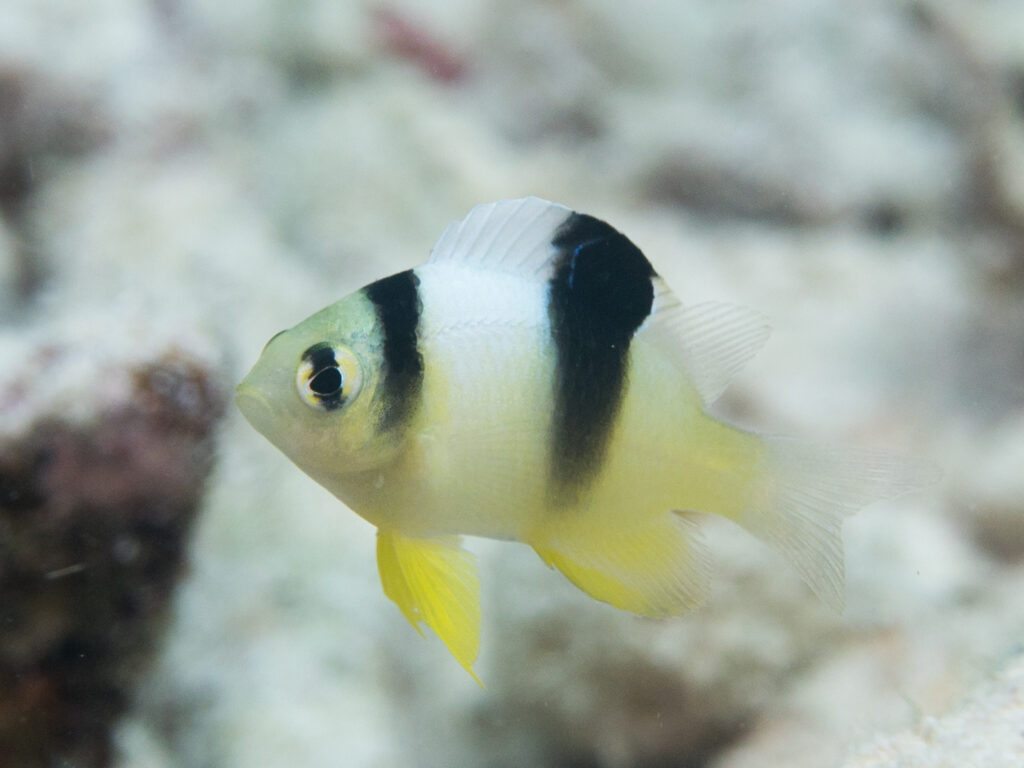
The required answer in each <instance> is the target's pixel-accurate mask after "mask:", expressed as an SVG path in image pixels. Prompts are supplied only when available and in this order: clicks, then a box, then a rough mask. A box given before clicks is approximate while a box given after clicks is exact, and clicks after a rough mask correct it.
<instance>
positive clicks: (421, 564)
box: [377, 531, 483, 686]
mask: <svg viewBox="0 0 1024 768" xmlns="http://www.w3.org/2000/svg"><path fill="white" fill-rule="evenodd" d="M377 569H378V570H379V571H380V581H381V585H382V586H383V587H384V594H385V595H387V596H388V597H389V598H390V599H391V600H393V601H394V602H395V604H396V605H397V606H398V608H399V610H401V611H402V615H404V616H405V618H407V619H408V620H409V623H410V624H412V625H413V627H415V628H416V631H417V632H419V633H420V634H421V635H422V634H423V632H422V630H421V629H420V626H419V624H420V622H421V621H422V622H426V624H427V626H428V627H430V628H431V629H432V630H434V633H435V634H436V635H437V636H438V637H439V638H441V641H442V642H443V643H444V644H445V645H446V646H448V650H449V651H450V652H451V654H452V656H454V657H455V660H456V661H458V662H459V664H461V665H462V666H463V667H464V668H465V670H466V671H467V672H469V674H470V675H472V676H473V679H474V680H476V681H477V682H478V683H480V678H478V677H477V676H476V674H475V673H474V672H473V662H475V661H476V657H477V652H478V650H479V646H480V581H479V579H478V578H477V573H476V563H475V562H474V557H473V555H472V554H470V553H469V552H467V551H466V550H464V549H462V547H461V546H459V538H458V537H457V536H443V537H438V538H430V539H420V538H411V537H406V536H401V535H399V534H397V533H393V532H390V531H378V532H377ZM480 685H481V686H482V685H483V683H480Z"/></svg>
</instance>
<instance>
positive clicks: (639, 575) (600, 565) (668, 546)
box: [532, 512, 709, 616]
mask: <svg viewBox="0 0 1024 768" xmlns="http://www.w3.org/2000/svg"><path fill="white" fill-rule="evenodd" d="M697 533H698V532H697V526H696V524H695V523H694V522H692V521H690V520H687V519H686V518H685V517H682V516H680V515H675V514H672V513H670V512H665V513H664V515H659V516H656V517H654V518H653V519H651V520H649V521H647V522H646V523H643V524H638V525H633V526H631V527H629V528H622V529H619V530H615V531H608V530H603V529H597V530H595V529H593V528H591V527H588V526H587V525H585V524H583V523H580V522H573V523H566V522H564V521H563V522H559V523H556V524H553V525H549V526H546V529H545V530H544V532H543V533H542V535H541V537H540V538H539V539H538V540H537V541H534V542H532V544H533V548H534V549H535V550H536V551H537V554H538V555H540V556H541V558H542V559H543V560H544V562H546V563H547V564H548V565H550V566H553V567H555V568H557V569H558V570H560V571H561V572H562V573H563V574H565V576H566V578H568V579H569V581H571V582H572V583H573V584H575V585H576V586H577V587H579V588H580V589H582V590H583V591H584V592H586V593H587V594H588V595H590V596H591V597H593V598H596V599H597V600H601V601H602V602H605V603H609V604H610V605H613V606H615V607H616V608H621V609H623V610H626V611H631V612H633V613H637V614H640V615H642V616H672V615H677V614H680V613H684V612H686V611H688V610H691V609H693V608H696V607H698V606H700V605H702V604H703V603H704V601H705V600H706V598H707V593H708V570H709V569H708V564H707V558H706V556H705V553H704V550H703V547H702V546H701V544H700V541H699V539H698V536H697Z"/></svg>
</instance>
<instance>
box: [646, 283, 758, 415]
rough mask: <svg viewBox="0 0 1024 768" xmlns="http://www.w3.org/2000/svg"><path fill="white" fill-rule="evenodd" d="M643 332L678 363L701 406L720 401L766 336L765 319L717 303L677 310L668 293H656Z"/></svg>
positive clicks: (678, 305) (676, 302) (684, 307)
mask: <svg viewBox="0 0 1024 768" xmlns="http://www.w3.org/2000/svg"><path fill="white" fill-rule="evenodd" d="M644 330H645V331H646V332H648V333H650V334H651V335H652V337H654V338H656V339H658V340H659V342H660V343H662V344H663V347H664V349H665V351H666V353H668V354H673V355H675V356H676V357H677V358H678V359H679V360H680V362H681V364H682V366H683V368H684V369H685V370H686V372H687V374H688V375H689V377H690V383H691V384H693V386H694V388H695V389H696V390H697V393H698V394H699V395H700V399H701V402H703V404H704V405H705V406H709V405H711V404H712V403H713V402H715V401H716V400H717V399H718V398H719V397H720V396H721V394H722V392H724V391H725V388H726V387H727V386H729V382H730V381H731V380H732V378H733V376H735V375H736V374H737V373H739V371H740V370H741V369H742V368H743V366H744V365H746V364H747V362H748V361H749V360H750V359H751V358H752V357H753V356H754V355H755V354H757V351H758V350H759V349H760V348H761V347H762V346H763V345H764V343H765V341H767V339H768V336H769V334H770V333H771V328H770V327H769V325H768V322H767V320H766V318H765V317H764V316H763V315H762V314H761V313H759V312H755V311H754V310H752V309H748V308H747V307H741V306H738V305H736V304H724V303H721V302H717V301H709V302H705V303H701V304H694V305H692V306H683V305H682V304H680V303H679V301H678V299H676V298H675V296H674V295H673V294H672V293H671V292H670V291H668V290H664V291H659V292H658V293H657V299H656V302H655V312H654V314H653V315H652V316H651V319H650V320H649V321H648V324H647V326H646V327H645V329H644Z"/></svg>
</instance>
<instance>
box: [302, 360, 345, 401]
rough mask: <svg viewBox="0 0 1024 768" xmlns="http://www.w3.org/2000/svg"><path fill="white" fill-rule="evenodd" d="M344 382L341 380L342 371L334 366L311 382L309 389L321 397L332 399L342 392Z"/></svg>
mask: <svg viewBox="0 0 1024 768" xmlns="http://www.w3.org/2000/svg"><path fill="white" fill-rule="evenodd" d="M342 384H344V381H343V380H342V378H341V371H339V370H338V369H337V368H335V367H334V366H331V367H330V368H324V369H323V370H322V371H320V373H318V374H316V375H315V376H314V377H313V378H311V379H310V380H309V388H310V389H311V390H312V391H313V392H314V393H315V394H318V395H320V397H330V396H331V395H333V394H335V393H336V392H340V391H341V387H342Z"/></svg>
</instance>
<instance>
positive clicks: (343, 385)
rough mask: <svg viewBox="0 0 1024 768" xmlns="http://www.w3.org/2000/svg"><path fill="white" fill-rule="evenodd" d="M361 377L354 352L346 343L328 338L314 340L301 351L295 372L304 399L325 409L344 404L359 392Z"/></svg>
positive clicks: (317, 407)
mask: <svg viewBox="0 0 1024 768" xmlns="http://www.w3.org/2000/svg"><path fill="white" fill-rule="evenodd" d="M361 381H362V377H361V375H360V368H359V361H358V359H357V358H356V356H355V354H353V352H352V351H351V350H350V349H347V348H346V347H342V346H338V345H331V344H329V343H327V342H321V343H319V344H314V345H313V346H311V347H310V348H309V349H307V350H306V351H305V352H303V353H302V359H301V361H300V362H299V369H298V371H297V372H296V375H295V384H296V387H297V389H298V391H299V397H300V398H302V401H303V402H304V403H306V405H309V406H311V407H313V408H316V409H318V410H323V411H332V410H334V409H336V408H340V407H341V406H343V405H345V403H346V402H348V401H349V400H351V399H352V398H353V397H355V396H356V394H358V392H359V386H360V384H361Z"/></svg>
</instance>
